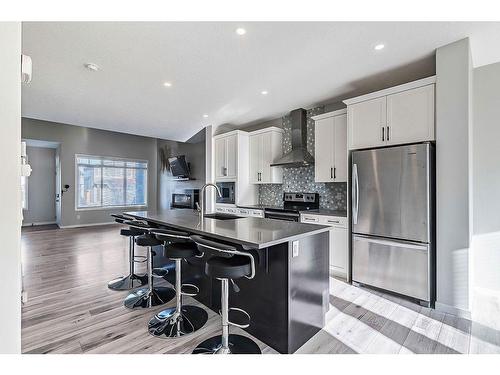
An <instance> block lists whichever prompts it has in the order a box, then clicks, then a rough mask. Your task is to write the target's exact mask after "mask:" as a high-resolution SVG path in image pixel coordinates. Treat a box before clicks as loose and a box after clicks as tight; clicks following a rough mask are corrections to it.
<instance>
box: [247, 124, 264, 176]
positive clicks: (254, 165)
mask: <svg viewBox="0 0 500 375" xmlns="http://www.w3.org/2000/svg"><path fill="white" fill-rule="evenodd" d="M249 143H250V182H251V183H254V184H258V183H259V176H260V174H259V173H260V169H261V159H262V134H255V135H251V136H250V140H249Z"/></svg>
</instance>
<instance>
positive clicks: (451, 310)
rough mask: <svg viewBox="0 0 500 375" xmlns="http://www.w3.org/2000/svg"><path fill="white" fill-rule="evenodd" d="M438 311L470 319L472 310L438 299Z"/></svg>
mask: <svg viewBox="0 0 500 375" xmlns="http://www.w3.org/2000/svg"><path fill="white" fill-rule="evenodd" d="M435 308H436V311H441V312H444V313H447V314H451V315H455V316H458V317H460V318H465V319H470V318H471V312H470V311H469V310H464V309H460V308H458V307H454V306H450V305H447V304H445V303H441V302H438V301H436V306H435Z"/></svg>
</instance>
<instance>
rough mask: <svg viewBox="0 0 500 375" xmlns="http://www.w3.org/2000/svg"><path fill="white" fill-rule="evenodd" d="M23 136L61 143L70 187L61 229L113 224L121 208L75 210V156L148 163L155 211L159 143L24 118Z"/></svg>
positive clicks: (64, 178)
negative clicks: (112, 218)
mask: <svg viewBox="0 0 500 375" xmlns="http://www.w3.org/2000/svg"><path fill="white" fill-rule="evenodd" d="M22 137H23V138H25V139H37V140H44V141H52V142H59V143H60V144H61V146H60V157H61V183H62V185H65V184H68V185H70V186H71V187H70V189H69V191H68V192H66V193H64V195H63V196H62V212H61V224H62V226H73V225H83V224H95V223H105V222H111V221H112V220H111V218H110V216H109V215H110V214H111V213H117V212H121V211H123V210H121V209H111V210H109V209H104V210H88V211H76V210H75V154H89V155H99V156H115V157H124V158H137V159H144V160H148V163H149V164H148V208H149V209H153V210H154V209H156V187H157V173H156V171H157V140H156V139H155V138H148V137H141V136H135V135H129V134H123V133H117V132H110V131H105V130H98V129H91V128H84V127H79V126H72V125H67V124H60V123H53V122H47V121H41V120H34V119H28V118H23V119H22Z"/></svg>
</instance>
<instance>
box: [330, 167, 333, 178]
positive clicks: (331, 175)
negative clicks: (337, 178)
mask: <svg viewBox="0 0 500 375" xmlns="http://www.w3.org/2000/svg"><path fill="white" fill-rule="evenodd" d="M330 178H333V168H332V167H330Z"/></svg>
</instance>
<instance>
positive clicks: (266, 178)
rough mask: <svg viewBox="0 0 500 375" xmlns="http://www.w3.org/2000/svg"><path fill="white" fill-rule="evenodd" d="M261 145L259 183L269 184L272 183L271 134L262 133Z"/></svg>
mask: <svg viewBox="0 0 500 375" xmlns="http://www.w3.org/2000/svg"><path fill="white" fill-rule="evenodd" d="M261 139H262V141H261V145H262V153H261V156H262V158H261V167H260V172H261V178H260V180H261V182H262V183H267V184H270V183H272V182H273V181H272V180H271V163H272V162H273V142H272V140H273V139H272V133H264V134H262V135H261Z"/></svg>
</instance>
